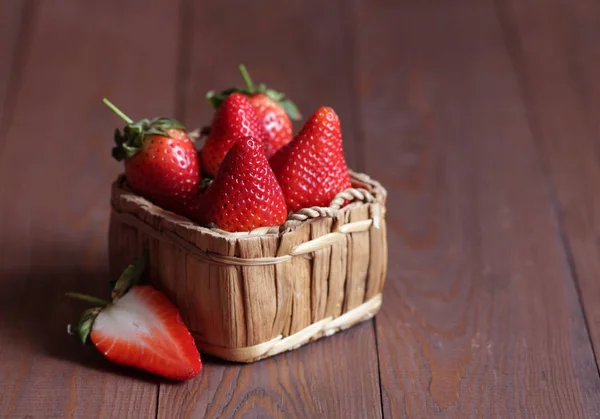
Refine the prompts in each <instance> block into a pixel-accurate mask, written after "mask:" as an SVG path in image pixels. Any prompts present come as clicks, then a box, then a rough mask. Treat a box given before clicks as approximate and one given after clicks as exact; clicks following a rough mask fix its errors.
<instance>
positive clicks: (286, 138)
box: [249, 93, 292, 158]
mask: <svg viewBox="0 0 600 419" xmlns="http://www.w3.org/2000/svg"><path fill="white" fill-rule="evenodd" d="M249 99H250V102H251V103H252V105H253V106H254V109H255V110H256V115H257V116H258V120H259V121H260V122H261V124H262V126H263V129H264V130H265V135H266V138H265V153H266V154H267V158H270V157H271V156H272V155H273V154H275V152H276V151H277V150H279V149H280V148H281V147H283V146H284V145H286V144H287V143H289V142H290V141H292V121H291V120H290V117H289V116H288V114H287V113H286V112H285V110H284V109H283V108H282V107H281V106H280V105H279V104H278V103H277V102H275V101H274V100H273V99H271V98H270V97H268V96H267V95H265V94H261V93H259V94H255V95H251V96H250V97H249Z"/></svg>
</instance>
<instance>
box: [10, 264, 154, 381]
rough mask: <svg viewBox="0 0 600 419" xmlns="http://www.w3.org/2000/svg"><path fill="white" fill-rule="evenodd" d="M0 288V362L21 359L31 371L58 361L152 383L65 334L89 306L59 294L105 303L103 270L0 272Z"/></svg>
mask: <svg viewBox="0 0 600 419" xmlns="http://www.w3.org/2000/svg"><path fill="white" fill-rule="evenodd" d="M0 284H1V286H2V289H1V291H0V342H1V344H0V352H2V356H3V358H4V359H5V360H9V359H11V357H12V358H15V359H17V357H20V358H21V357H22V356H23V354H27V355H25V356H28V357H29V358H30V364H31V367H32V368H36V367H39V366H42V365H41V364H45V363H52V362H53V361H59V362H61V363H65V362H67V363H70V364H77V365H79V366H83V367H85V368H92V369H95V370H99V371H105V372H110V373H111V374H119V375H121V376H127V377H135V378H137V379H142V380H145V381H147V382H151V383H157V382H158V379H157V378H155V377H154V376H152V375H150V374H144V373H142V372H138V371H135V370H133V369H127V368H122V367H118V366H116V365H114V364H112V363H110V362H109V361H107V360H106V359H104V358H103V357H102V355H101V354H100V353H99V352H98V351H97V350H96V349H95V348H94V347H93V346H91V345H89V346H84V345H83V344H82V343H81V341H79V339H78V338H76V337H75V336H70V335H69V334H68V333H67V325H68V324H72V325H73V327H74V326H75V325H76V324H77V321H78V318H79V315H80V314H81V313H82V312H83V311H84V310H85V309H86V308H89V307H90V305H89V304H86V303H85V302H81V301H76V300H73V299H71V298H68V297H66V296H65V293H66V292H68V291H75V292H80V293H84V294H89V295H94V296H97V297H100V298H105V299H108V298H109V296H110V286H109V277H108V269H107V268H106V267H98V268H82V267H81V266H73V267H67V266H62V267H56V266H54V267H48V268H39V267H36V268H34V270H33V271H31V272H6V271H3V270H2V269H1V268H0ZM21 359H22V358H21ZM36 364H38V365H36Z"/></svg>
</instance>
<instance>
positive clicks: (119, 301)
mask: <svg viewBox="0 0 600 419" xmlns="http://www.w3.org/2000/svg"><path fill="white" fill-rule="evenodd" d="M240 71H241V72H242V75H243V76H244V79H245V80H246V84H247V86H246V87H245V88H231V89H227V90H224V91H222V92H220V93H218V94H215V93H214V92H209V93H208V95H207V97H208V99H209V102H210V103H211V104H212V105H213V106H214V107H215V108H216V111H215V113H214V116H213V120H212V124H211V126H210V127H207V128H206V129H203V133H204V134H205V135H207V138H206V142H205V144H204V147H203V148H202V150H200V151H197V150H196V147H195V144H194V140H193V139H192V137H191V136H190V135H189V133H188V132H187V131H186V129H185V127H184V126H183V125H182V124H180V123H179V122H177V121H175V120H173V119H170V118H155V119H153V120H148V119H142V120H141V121H138V122H133V121H132V120H131V119H130V118H129V117H127V116H126V115H125V114H124V113H123V112H121V111H120V110H119V109H118V108H117V107H115V106H114V105H113V104H112V103H110V102H109V101H108V100H106V99H104V103H106V104H107V105H108V106H109V107H110V108H111V109H112V110H113V111H114V112H115V113H116V114H117V115H119V116H120V117H121V118H123V119H124V120H125V121H126V122H127V125H126V126H125V128H124V129H123V131H122V132H121V131H119V130H116V133H115V142H116V146H115V147H114V148H113V156H114V157H115V158H116V159H117V160H119V161H121V160H124V162H125V176H126V178H127V182H128V184H129V186H130V187H131V189H132V190H133V191H135V192H136V193H138V194H140V195H142V196H144V197H145V198H147V199H149V200H151V201H152V202H154V203H155V204H157V205H159V206H161V207H163V208H165V209H168V210H171V211H174V212H176V213H179V214H182V215H185V216H188V217H189V218H191V219H193V220H195V221H196V222H198V223H199V224H200V225H203V226H208V227H212V226H217V227H219V228H221V229H223V230H227V231H250V230H253V229H255V228H258V227H265V226H277V225H281V224H283V223H284V222H285V220H286V218H287V215H288V213H289V212H293V211H297V210H299V209H301V208H306V207H311V206H327V205H329V203H330V202H331V200H332V199H333V198H334V197H335V195H336V194H338V193H339V192H341V191H343V190H344V189H347V188H349V187H350V176H349V173H348V168H347V167H346V162H345V160H344V153H343V150H342V134H341V130H340V120H339V118H338V116H337V115H336V113H335V112H334V111H333V109H331V108H328V107H321V108H319V109H318V110H317V111H316V112H315V113H314V114H313V115H312V116H311V117H310V118H309V119H308V120H307V121H306V123H305V124H304V126H303V127H302V129H301V130H300V132H299V133H298V134H297V135H296V136H295V137H293V138H292V123H291V120H290V118H292V119H299V118H300V114H299V112H298V110H297V109H296V106H295V105H294V104H293V103H292V102H290V101H289V100H288V99H287V98H286V97H285V96H284V95H283V94H281V93H278V92H276V91H274V90H271V89H268V88H267V87H266V86H265V85H263V84H260V85H258V86H255V85H254V84H253V83H252V81H251V80H250V77H249V76H248V73H247V72H246V69H245V68H244V67H243V66H240ZM146 266H147V253H144V255H142V257H140V259H138V260H137V261H136V262H135V263H134V264H132V265H131V266H129V267H128V268H127V269H125V271H124V272H123V274H122V275H121V277H120V278H119V280H118V281H116V284H115V287H114V289H113V291H112V294H111V299H110V301H104V300H101V299H98V298H95V297H90V296H87V295H82V294H78V293H69V296H71V297H74V298H77V299H80V300H84V301H87V302H88V303H92V304H94V306H95V307H93V308H90V309H87V310H85V311H84V312H83V314H82V316H81V317H80V319H79V322H78V324H77V327H76V328H75V330H73V331H72V333H73V334H76V335H77V336H78V337H79V339H80V340H81V341H82V342H84V343H90V342H91V343H92V344H93V345H94V346H95V347H96V348H97V349H98V350H99V351H100V352H101V353H102V355H103V356H104V357H105V358H107V359H109V360H110V361H112V362H114V363H117V364H120V365H125V366H128V367H133V368H137V369H141V370H144V371H147V372H150V373H153V374H157V375H160V376H163V377H165V378H168V379H172V380H186V379H190V378H193V377H195V376H197V375H198V374H199V373H200V371H201V369H202V361H201V359H200V354H199V352H198V349H197V347H196V344H195V342H194V339H193V337H192V335H191V334H190V332H189V330H188V329H187V327H186V326H185V325H184V324H183V322H182V320H181V317H180V314H179V310H178V309H177V307H175V305H173V303H172V302H171V301H169V299H168V298H167V297H166V296H165V295H164V294H162V293H161V292H160V291H158V290H156V289H154V288H153V287H152V286H149V285H138V281H139V279H140V278H141V277H142V273H143V272H144V270H145V268H146ZM69 330H70V329H69Z"/></svg>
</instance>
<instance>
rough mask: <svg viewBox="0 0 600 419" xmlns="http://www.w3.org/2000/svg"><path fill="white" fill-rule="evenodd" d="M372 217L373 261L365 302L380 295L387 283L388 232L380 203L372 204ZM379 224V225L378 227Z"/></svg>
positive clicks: (371, 249)
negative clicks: (384, 284) (385, 282)
mask: <svg viewBox="0 0 600 419" xmlns="http://www.w3.org/2000/svg"><path fill="white" fill-rule="evenodd" d="M369 207H370V216H371V219H373V220H374V222H373V225H372V226H371V228H370V229H369V235H370V252H371V260H370V261H369V272H368V277H367V292H366V295H365V300H369V299H370V298H373V297H374V296H375V295H377V294H379V293H380V292H381V290H382V288H383V283H384V281H385V270H386V269H385V268H386V261H387V253H386V235H385V234H386V231H385V219H384V217H383V209H382V208H381V205H380V204H379V203H375V204H371V205H370V206H369ZM377 224H378V225H377Z"/></svg>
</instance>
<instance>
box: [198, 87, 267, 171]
mask: <svg viewBox="0 0 600 419" xmlns="http://www.w3.org/2000/svg"><path fill="white" fill-rule="evenodd" d="M248 136H251V137H254V138H256V140H257V141H259V142H260V144H261V145H262V144H263V138H264V130H263V128H262V126H261V125H260V123H259V122H258V118H257V116H256V111H255V110H254V107H253V106H252V104H251V103H250V101H249V100H248V98H247V97H246V96H244V95H241V94H239V93H233V94H232V95H230V96H228V97H227V98H225V100H224V101H223V103H222V104H221V106H220V107H219V109H217V111H216V112H215V114H214V116H213V120H212V124H211V127H210V133H209V134H208V137H207V138H206V143H205V144H204V147H203V148H202V154H201V159H202V168H203V169H204V172H205V173H206V174H207V175H208V176H210V177H212V178H214V177H215V176H216V175H217V171H218V170H219V166H220V165H221V163H222V162H223V159H225V156H226V155H227V152H228V151H229V149H230V148H231V147H232V146H233V144H234V143H235V141H236V140H237V139H238V138H242V137H248Z"/></svg>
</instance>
